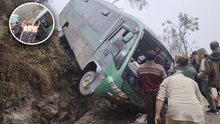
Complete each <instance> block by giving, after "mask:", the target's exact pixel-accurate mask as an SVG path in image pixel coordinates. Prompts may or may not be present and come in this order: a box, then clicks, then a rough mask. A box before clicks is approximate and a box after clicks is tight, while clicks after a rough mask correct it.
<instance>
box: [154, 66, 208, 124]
mask: <svg viewBox="0 0 220 124" xmlns="http://www.w3.org/2000/svg"><path fill="white" fill-rule="evenodd" d="M202 98H203V97H202V94H201V93H200V91H199V87H198V84H197V83H196V82H195V81H194V80H192V79H191V78H188V77H185V76H184V75H183V73H182V72H181V71H179V70H177V72H176V73H174V74H173V76H170V77H168V78H166V79H164V80H163V82H162V83H161V84H160V89H159V92H158V96H157V101H156V115H155V122H156V124H158V122H160V112H161V109H162V105H163V102H164V101H165V99H168V111H167V120H168V124H179V123H180V122H184V124H198V123H203V122H204V112H203V106H204V104H203V103H202Z"/></svg>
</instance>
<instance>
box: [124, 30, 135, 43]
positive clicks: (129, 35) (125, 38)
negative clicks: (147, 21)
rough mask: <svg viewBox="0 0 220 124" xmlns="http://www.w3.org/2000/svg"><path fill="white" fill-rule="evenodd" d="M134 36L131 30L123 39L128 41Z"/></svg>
mask: <svg viewBox="0 0 220 124" xmlns="http://www.w3.org/2000/svg"><path fill="white" fill-rule="evenodd" d="M133 36H134V34H133V33H132V32H129V33H127V34H126V35H125V37H124V38H123V41H124V42H126V43H127V42H128V41H130V40H131V38H133Z"/></svg>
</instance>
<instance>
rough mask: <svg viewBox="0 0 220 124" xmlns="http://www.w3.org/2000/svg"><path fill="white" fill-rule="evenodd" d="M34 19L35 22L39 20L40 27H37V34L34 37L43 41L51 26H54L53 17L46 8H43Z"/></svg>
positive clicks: (51, 28)
mask: <svg viewBox="0 0 220 124" xmlns="http://www.w3.org/2000/svg"><path fill="white" fill-rule="evenodd" d="M34 21H35V22H36V23H37V22H38V21H41V24H40V27H39V28H38V35H37V37H36V39H37V40H38V41H43V40H44V39H46V38H47V37H48V36H49V35H50V33H51V31H52V30H53V26H54V22H53V17H52V15H51V13H50V12H49V11H48V9H46V8H45V9H43V10H42V11H41V12H40V13H39V14H38V15H37V17H36V18H35V19H34Z"/></svg>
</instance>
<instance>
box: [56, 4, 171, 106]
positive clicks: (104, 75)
mask: <svg viewBox="0 0 220 124" xmlns="http://www.w3.org/2000/svg"><path fill="white" fill-rule="evenodd" d="M59 21H60V26H61V27H62V30H61V31H60V34H59V37H60V39H65V38H66V40H67V41H68V43H69V45H70V47H71V49H72V51H73V53H74V55H75V57H76V60H77V62H78V63H79V66H80V68H81V69H82V71H84V72H85V74H84V76H83V77H82V79H81V81H80V84H79V88H80V92H81V93H82V94H83V95H89V94H91V93H93V94H95V95H98V96H101V97H107V98H110V99H112V100H118V101H124V102H127V103H132V104H134V105H136V106H139V107H142V108H143V106H144V100H143V96H142V94H141V93H140V89H139V87H138V84H137V81H136V75H137V67H135V65H134V64H133V63H132V60H131V59H132V58H133V59H134V60H135V61H136V62H137V63H138V64H142V63H144V62H146V58H147V56H146V52H147V51H148V50H155V51H156V52H157V53H158V54H160V55H161V56H162V57H163V58H164V63H163V64H162V65H163V66H164V68H165V69H166V71H168V70H169V69H170V67H172V65H173V58H172V56H171V55H170V53H169V52H168V51H167V49H166V48H165V47H164V46H163V45H162V44H161V43H160V40H159V38H158V36H156V35H155V34H154V33H153V32H152V31H151V30H150V29H149V28H148V27H147V26H145V25H144V24H143V23H142V22H141V21H140V20H139V19H137V18H135V17H133V16H131V15H129V14H126V13H124V12H122V11H121V10H119V9H118V8H117V7H115V6H113V5H111V4H109V3H107V2H105V1H102V0H70V1H69V3H68V4H67V5H66V6H65V8H64V9H63V10H62V12H61V13H60V15H59Z"/></svg>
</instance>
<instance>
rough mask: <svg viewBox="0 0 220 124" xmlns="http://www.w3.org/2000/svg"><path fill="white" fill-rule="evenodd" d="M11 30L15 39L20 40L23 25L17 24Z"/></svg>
mask: <svg viewBox="0 0 220 124" xmlns="http://www.w3.org/2000/svg"><path fill="white" fill-rule="evenodd" d="M11 30H12V31H13V33H14V35H15V37H17V38H18V39H20V35H21V32H22V28H21V24H19V23H18V22H15V25H14V26H12V28H11Z"/></svg>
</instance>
